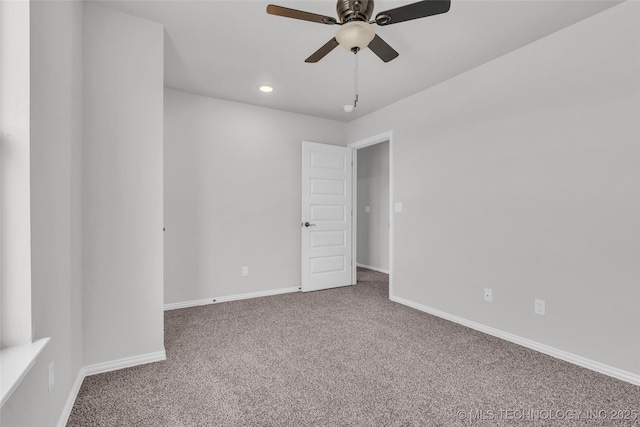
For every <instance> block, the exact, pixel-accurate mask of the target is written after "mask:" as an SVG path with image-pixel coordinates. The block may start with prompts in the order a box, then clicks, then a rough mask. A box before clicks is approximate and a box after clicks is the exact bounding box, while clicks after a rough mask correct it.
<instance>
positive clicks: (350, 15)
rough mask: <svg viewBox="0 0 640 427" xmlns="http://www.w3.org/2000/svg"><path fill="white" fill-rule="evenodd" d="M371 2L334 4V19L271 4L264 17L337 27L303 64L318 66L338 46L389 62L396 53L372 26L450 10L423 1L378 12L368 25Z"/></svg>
mask: <svg viewBox="0 0 640 427" xmlns="http://www.w3.org/2000/svg"><path fill="white" fill-rule="evenodd" d="M373 2H374V0H338V1H337V5H336V10H337V13H338V19H336V18H332V17H330V16H324V15H318V14H315V13H310V12H304V11H301V10H296V9H289V8H288V7H282V6H276V5H273V4H270V5H269V6H267V13H268V14H270V15H277V16H284V17H286V18H293V19H301V20H303V21H310V22H316V23H319V24H325V25H340V28H339V29H338V31H337V33H336V36H335V37H334V38H332V39H331V40H329V41H328V42H327V43H326V44H325V45H324V46H322V47H321V48H320V49H318V50H317V51H316V52H314V53H313V54H312V55H311V56H310V57H308V58H307V59H306V60H305V62H311V63H314V62H318V61H319V60H321V59H322V58H324V57H325V56H326V55H327V54H328V53H329V52H331V51H332V50H333V49H334V48H335V47H336V46H338V45H342V46H343V47H344V48H345V49H347V50H349V51H351V52H353V53H358V51H360V50H362V49H364V48H366V47H369V49H371V50H372V51H373V53H375V54H376V55H377V56H378V57H379V58H380V59H382V60H383V61H384V62H389V61H391V60H392V59H395V58H396V57H397V56H398V52H396V51H395V50H394V49H393V48H392V47H391V46H389V45H388V44H387V42H385V41H384V40H382V38H380V36H378V35H377V34H376V33H375V30H374V29H373V24H378V25H380V26H384V25H391V24H397V23H398V22H404V21H410V20H412V19H418V18H425V17H427V16H433V15H439V14H441V13H446V12H448V11H449V8H450V6H451V1H450V0H423V1H419V2H417V3H412V4H408V5H405V6H400V7H397V8H395V9H389V10H386V11H384V12H380V13H378V14H377V15H376V17H375V19H374V20H372V21H370V20H369V19H370V18H371V16H372V14H373Z"/></svg>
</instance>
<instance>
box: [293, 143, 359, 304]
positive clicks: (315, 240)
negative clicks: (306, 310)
mask: <svg viewBox="0 0 640 427" xmlns="http://www.w3.org/2000/svg"><path fill="white" fill-rule="evenodd" d="M352 153H353V150H352V149H351V148H347V147H338V146H334V145H325V144H317V143H314V142H307V141H303V142H302V223H301V225H302V292H308V291H316V290H319V289H328V288H335V287H338V286H345V285H351V284H352V282H351V260H352V255H351V254H352V252H351V244H352V243H351V239H352V236H351V223H352V215H353V213H352V206H351V205H352V199H351V193H352V163H351V159H352Z"/></svg>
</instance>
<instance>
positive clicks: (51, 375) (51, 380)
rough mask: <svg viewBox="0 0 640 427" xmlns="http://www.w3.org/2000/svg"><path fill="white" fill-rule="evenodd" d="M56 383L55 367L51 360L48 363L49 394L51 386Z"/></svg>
mask: <svg viewBox="0 0 640 427" xmlns="http://www.w3.org/2000/svg"><path fill="white" fill-rule="evenodd" d="M55 383H56V374H55V367H54V365H53V362H51V364H50V365H49V394H51V390H53V386H54V385H55Z"/></svg>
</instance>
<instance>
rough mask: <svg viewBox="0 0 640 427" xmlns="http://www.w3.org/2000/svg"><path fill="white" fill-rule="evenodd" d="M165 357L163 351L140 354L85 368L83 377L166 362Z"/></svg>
mask: <svg viewBox="0 0 640 427" xmlns="http://www.w3.org/2000/svg"><path fill="white" fill-rule="evenodd" d="M166 359H167V355H166V353H165V351H164V350H162V351H156V352H154V353H147V354H140V355H138V356H133V357H125V358H123V359H117V360H112V361H110V362H104V363H96V364H95V365H89V366H85V367H84V368H83V369H84V373H85V376H88V375H95V374H102V373H104V372H110V371H116V370H118V369H124V368H130V367H132V366H138V365H144V364H146V363H151V362H160V361H162V360H166Z"/></svg>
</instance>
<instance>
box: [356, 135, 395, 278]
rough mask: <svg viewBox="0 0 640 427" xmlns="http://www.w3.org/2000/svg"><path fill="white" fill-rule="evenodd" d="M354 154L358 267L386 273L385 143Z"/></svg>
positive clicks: (386, 204) (386, 198)
mask: <svg viewBox="0 0 640 427" xmlns="http://www.w3.org/2000/svg"><path fill="white" fill-rule="evenodd" d="M356 153H357V157H358V161H357V172H358V183H357V188H358V191H357V193H358V200H357V206H356V214H357V225H358V231H357V238H358V242H357V243H358V245H357V260H358V265H361V266H366V267H373V268H375V269H377V270H380V271H389V142H382V143H379V144H375V145H371V146H369V147H365V148H361V149H359V150H357V151H356ZM367 206H368V207H369V212H366V209H365V208H366V207H367Z"/></svg>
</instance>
